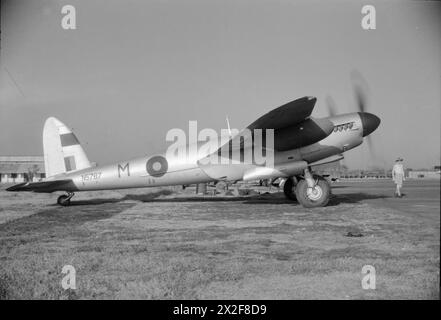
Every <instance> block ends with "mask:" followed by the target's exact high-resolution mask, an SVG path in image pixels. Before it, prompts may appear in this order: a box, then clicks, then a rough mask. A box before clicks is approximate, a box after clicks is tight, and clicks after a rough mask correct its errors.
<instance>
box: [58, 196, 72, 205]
mask: <svg viewBox="0 0 441 320" xmlns="http://www.w3.org/2000/svg"><path fill="white" fill-rule="evenodd" d="M57 203H58V204H59V205H60V206H64V207H66V206H68V205H70V197H69V196H67V195H65V194H63V195H61V196H59V197H58V199H57Z"/></svg>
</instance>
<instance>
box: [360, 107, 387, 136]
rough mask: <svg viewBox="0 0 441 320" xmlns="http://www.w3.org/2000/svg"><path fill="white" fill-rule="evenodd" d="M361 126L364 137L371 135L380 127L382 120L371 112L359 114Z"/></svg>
mask: <svg viewBox="0 0 441 320" xmlns="http://www.w3.org/2000/svg"><path fill="white" fill-rule="evenodd" d="M358 114H359V115H360V119H361V124H362V126H363V137H366V136H367V135H370V134H371V133H372V132H374V131H375V129H377V128H378V126H379V125H380V122H381V120H380V118H378V117H377V116H376V115H374V114H372V113H369V112H359V113H358Z"/></svg>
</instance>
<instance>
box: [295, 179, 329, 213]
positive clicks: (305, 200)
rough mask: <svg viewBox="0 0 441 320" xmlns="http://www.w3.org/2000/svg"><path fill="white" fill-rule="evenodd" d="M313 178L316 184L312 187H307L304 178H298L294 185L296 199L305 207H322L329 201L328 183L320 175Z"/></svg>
mask: <svg viewBox="0 0 441 320" xmlns="http://www.w3.org/2000/svg"><path fill="white" fill-rule="evenodd" d="M314 180H315V181H316V185H315V186H314V187H313V188H309V187H308V183H307V182H306V180H304V179H302V180H300V181H299V183H298V184H297V187H296V196H297V201H298V202H299V203H300V204H301V205H302V206H303V207H305V208H316V207H324V206H326V205H327V204H328V201H329V196H330V194H331V187H330V186H329V183H328V182H327V181H326V180H325V179H324V178H323V177H321V176H314Z"/></svg>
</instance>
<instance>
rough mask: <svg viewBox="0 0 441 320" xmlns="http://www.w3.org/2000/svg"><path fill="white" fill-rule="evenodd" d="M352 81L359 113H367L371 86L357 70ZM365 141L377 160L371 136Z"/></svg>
mask: <svg viewBox="0 0 441 320" xmlns="http://www.w3.org/2000/svg"><path fill="white" fill-rule="evenodd" d="M351 80H352V88H353V91H354V98H355V102H356V104H357V107H358V111H359V112H367V108H368V107H367V106H368V105H369V102H368V98H367V97H368V93H369V86H368V84H367V81H366V80H365V79H364V77H363V76H362V75H361V73H360V72H359V71H357V70H353V71H352V72H351ZM365 139H366V144H367V147H368V151H369V153H370V155H371V156H372V157H374V158H375V150H374V145H373V143H372V138H371V136H370V135H368V136H366V137H365Z"/></svg>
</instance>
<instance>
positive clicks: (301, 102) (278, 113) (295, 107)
mask: <svg viewBox="0 0 441 320" xmlns="http://www.w3.org/2000/svg"><path fill="white" fill-rule="evenodd" d="M316 101H317V99H316V98H315V97H303V98H300V99H297V100H294V101H291V102H288V103H287V104H284V105H283V106H281V107H278V108H276V109H274V110H271V111H270V112H268V113H266V114H264V115H263V116H261V117H260V118H259V119H257V120H256V121H254V122H253V123H252V124H250V125H249V126H248V127H247V128H248V129H250V130H253V129H274V130H275V129H281V128H285V127H288V126H294V125H296V124H299V123H300V122H302V121H304V120H305V119H307V118H308V117H309V116H310V115H311V113H312V110H313V109H314V106H315V103H316Z"/></svg>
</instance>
